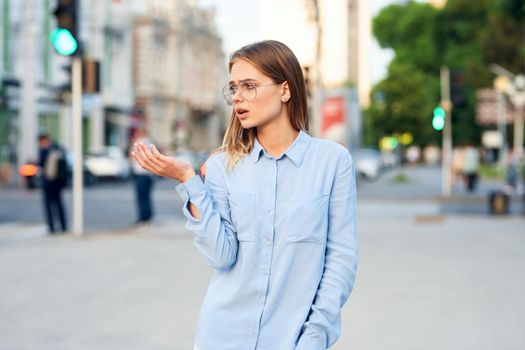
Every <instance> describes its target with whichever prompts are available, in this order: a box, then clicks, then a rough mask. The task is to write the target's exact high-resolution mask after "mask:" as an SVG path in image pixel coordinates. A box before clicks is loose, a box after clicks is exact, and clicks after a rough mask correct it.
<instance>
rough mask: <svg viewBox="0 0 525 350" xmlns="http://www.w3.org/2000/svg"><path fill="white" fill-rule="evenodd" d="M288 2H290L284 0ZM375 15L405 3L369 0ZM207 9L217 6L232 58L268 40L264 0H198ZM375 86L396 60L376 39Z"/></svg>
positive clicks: (217, 23)
mask: <svg viewBox="0 0 525 350" xmlns="http://www.w3.org/2000/svg"><path fill="white" fill-rule="evenodd" d="M283 1H286V0H283ZM368 1H369V7H370V10H371V12H372V16H375V15H376V14H377V13H379V11H380V10H381V9H382V8H383V7H385V6H387V5H389V4H392V3H396V2H401V0H368ZM198 3H199V4H200V5H202V6H204V7H210V6H212V7H215V9H216V18H215V23H216V25H217V29H218V30H219V33H220V34H221V37H222V38H223V49H224V52H225V54H226V56H228V55H229V54H230V53H231V52H233V51H235V50H236V49H238V48H240V47H241V46H243V45H246V44H249V43H252V42H254V41H258V40H262V39H266V38H262V37H261V33H260V25H259V21H260V18H261V9H260V6H259V4H260V1H258V0H198ZM371 55H372V57H371V60H372V62H373V64H372V71H371V79H372V83H376V82H377V81H379V80H381V79H383V78H384V77H385V76H386V68H387V66H388V63H389V62H390V60H391V59H392V57H393V52H392V50H390V49H381V48H380V47H379V45H378V43H377V42H376V41H375V40H374V42H373V45H372V52H371Z"/></svg>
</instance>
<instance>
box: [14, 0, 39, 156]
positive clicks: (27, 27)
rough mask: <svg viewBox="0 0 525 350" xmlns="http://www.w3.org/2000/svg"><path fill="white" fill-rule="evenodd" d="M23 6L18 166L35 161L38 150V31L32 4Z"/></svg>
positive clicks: (27, 0)
mask: <svg viewBox="0 0 525 350" xmlns="http://www.w3.org/2000/svg"><path fill="white" fill-rule="evenodd" d="M23 6H24V7H23V9H24V13H23V16H24V17H23V19H24V22H23V25H22V55H21V57H20V59H21V66H22V69H21V75H22V79H21V80H22V81H21V82H22V86H21V89H20V100H21V104H20V109H19V110H20V119H19V120H20V124H19V135H20V136H19V137H20V138H19V142H18V163H19V164H18V166H20V165H22V164H23V163H25V162H30V161H35V160H36V158H37V148H38V147H37V136H38V113H37V106H36V102H37V101H36V95H37V89H36V78H35V69H34V67H35V57H37V54H36V49H35V47H36V46H35V43H36V40H35V36H36V35H39V33H38V32H36V31H37V30H38V29H37V26H36V23H35V20H34V18H35V9H34V6H33V4H32V2H31V1H29V0H26V1H25V3H24V5H23Z"/></svg>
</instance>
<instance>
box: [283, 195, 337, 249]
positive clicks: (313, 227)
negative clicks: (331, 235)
mask: <svg viewBox="0 0 525 350" xmlns="http://www.w3.org/2000/svg"><path fill="white" fill-rule="evenodd" d="M328 198H329V196H328V195H316V196H301V197H296V198H292V199H289V200H287V201H286V202H285V208H286V209H285V212H286V217H285V218H284V225H283V229H284V232H283V235H284V240H285V242H287V243H303V242H311V243H321V242H323V240H324V239H325V237H326V232H327V230H328Z"/></svg>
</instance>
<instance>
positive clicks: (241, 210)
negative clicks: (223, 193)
mask: <svg viewBox="0 0 525 350" xmlns="http://www.w3.org/2000/svg"><path fill="white" fill-rule="evenodd" d="M228 201H229V204H230V212H231V219H232V223H233V226H234V227H235V231H237V239H238V240H239V241H241V242H253V241H254V240H255V228H256V226H255V195H253V194H232V195H229V196H228Z"/></svg>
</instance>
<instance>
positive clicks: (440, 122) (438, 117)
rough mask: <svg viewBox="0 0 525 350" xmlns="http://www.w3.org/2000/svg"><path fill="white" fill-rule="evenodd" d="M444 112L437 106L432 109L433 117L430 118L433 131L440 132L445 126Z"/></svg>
mask: <svg viewBox="0 0 525 350" xmlns="http://www.w3.org/2000/svg"><path fill="white" fill-rule="evenodd" d="M445 114H446V113H445V110H444V109H443V108H442V107H440V106H438V107H436V108H434V117H433V118H432V127H433V128H434V130H437V131H441V130H443V127H444V126H445Z"/></svg>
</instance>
